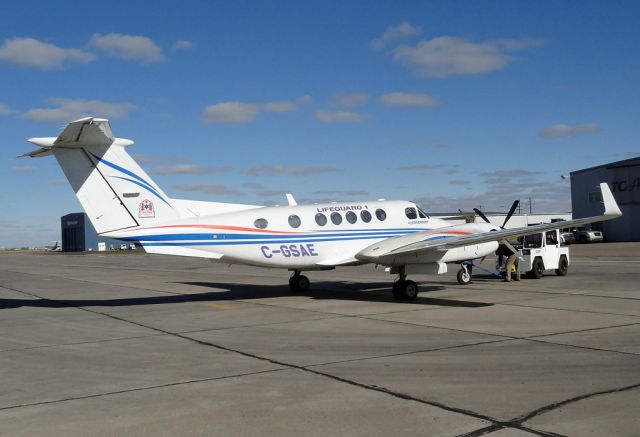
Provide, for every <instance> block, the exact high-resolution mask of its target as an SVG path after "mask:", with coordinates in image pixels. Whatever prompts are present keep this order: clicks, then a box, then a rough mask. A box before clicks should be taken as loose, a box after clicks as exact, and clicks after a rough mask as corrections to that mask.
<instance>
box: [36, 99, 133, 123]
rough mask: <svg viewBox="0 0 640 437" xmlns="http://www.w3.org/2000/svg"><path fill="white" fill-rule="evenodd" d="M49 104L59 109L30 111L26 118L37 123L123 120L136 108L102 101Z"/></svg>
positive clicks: (59, 100)
mask: <svg viewBox="0 0 640 437" xmlns="http://www.w3.org/2000/svg"><path fill="white" fill-rule="evenodd" d="M47 103H49V104H51V105H55V106H57V107H56V108H35V109H29V110H28V111H26V112H25V113H24V116H25V117H27V118H28V119H30V120H35V121H43V122H68V121H71V120H75V119H78V118H81V117H86V116H94V117H104V118H122V117H126V116H127V115H128V114H129V113H130V112H131V111H133V110H134V109H135V106H134V105H133V104H131V103H128V102H119V103H113V102H103V101H101V100H84V99H48V100H47Z"/></svg>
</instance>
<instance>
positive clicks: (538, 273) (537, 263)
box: [529, 258, 544, 279]
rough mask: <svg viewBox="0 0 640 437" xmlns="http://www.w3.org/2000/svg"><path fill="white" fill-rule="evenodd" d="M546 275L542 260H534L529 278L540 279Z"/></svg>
mask: <svg viewBox="0 0 640 437" xmlns="http://www.w3.org/2000/svg"><path fill="white" fill-rule="evenodd" d="M543 274H544V264H543V263H542V260H541V259H540V258H536V259H534V260H533V266H532V268H531V271H530V272H529V277H530V278H533V279H540V278H542V275H543Z"/></svg>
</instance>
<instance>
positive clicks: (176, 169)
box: [154, 164, 231, 175]
mask: <svg viewBox="0 0 640 437" xmlns="http://www.w3.org/2000/svg"><path fill="white" fill-rule="evenodd" d="M230 170H231V167H227V166H225V167H203V166H201V165H197V164H176V165H171V166H166V167H156V168H155V169H154V173H158V174H163V175H172V174H213V173H223V172H226V171H230Z"/></svg>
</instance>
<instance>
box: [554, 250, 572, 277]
mask: <svg viewBox="0 0 640 437" xmlns="http://www.w3.org/2000/svg"><path fill="white" fill-rule="evenodd" d="M568 271H569V261H568V260H567V257H566V256H564V255H562V256H561V257H560V262H559V263H558V268H557V269H556V275H558V276H567V272H568Z"/></svg>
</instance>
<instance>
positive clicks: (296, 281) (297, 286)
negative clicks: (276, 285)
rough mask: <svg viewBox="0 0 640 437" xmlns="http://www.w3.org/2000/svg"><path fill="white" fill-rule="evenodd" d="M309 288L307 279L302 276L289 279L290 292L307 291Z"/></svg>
mask: <svg viewBox="0 0 640 437" xmlns="http://www.w3.org/2000/svg"><path fill="white" fill-rule="evenodd" d="M310 286H311V283H310V282H309V278H307V277H306V276H304V275H297V276H292V277H291V278H289V288H291V290H292V291H307V290H308V289H309V287H310Z"/></svg>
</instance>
